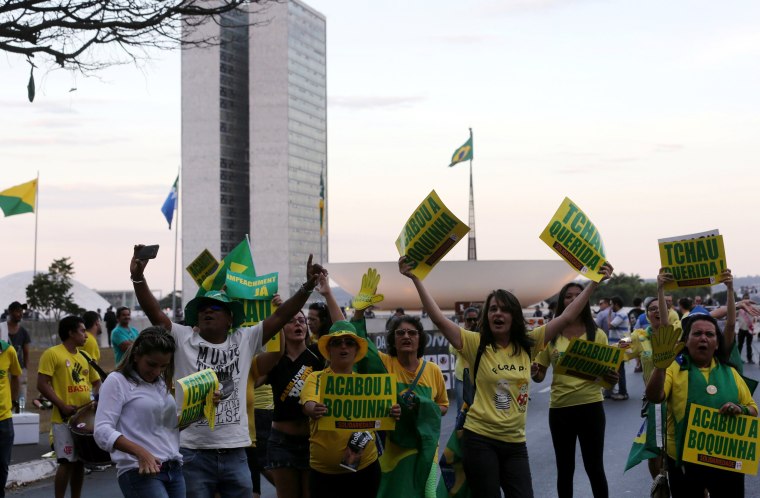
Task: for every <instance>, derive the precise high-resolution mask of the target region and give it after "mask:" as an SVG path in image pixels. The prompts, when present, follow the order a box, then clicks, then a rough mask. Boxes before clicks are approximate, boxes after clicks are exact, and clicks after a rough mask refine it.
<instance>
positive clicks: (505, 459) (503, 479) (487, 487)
mask: <svg viewBox="0 0 760 498" xmlns="http://www.w3.org/2000/svg"><path fill="white" fill-rule="evenodd" d="M462 464H463V466H464V474H465V476H466V477H467V485H468V486H469V487H470V496H473V497H476V498H499V497H500V496H501V494H500V493H499V488H501V489H502V490H503V491H504V496H506V497H507V498H533V482H532V481H531V478H530V464H529V463H528V447H527V446H526V445H525V443H524V442H522V443H505V442H503V441H497V440H496V439H491V438H489V437H485V436H481V435H480V434H476V433H474V432H472V431H468V430H467V429H465V430H464V436H463V438H462Z"/></svg>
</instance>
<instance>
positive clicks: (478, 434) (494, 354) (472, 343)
mask: <svg viewBox="0 0 760 498" xmlns="http://www.w3.org/2000/svg"><path fill="white" fill-rule="evenodd" d="M398 264H399V271H400V273H401V274H402V275H405V276H406V277H408V278H409V279H410V280H411V281H412V283H413V284H414V286H415V287H416V289H417V292H418V294H419V296H420V300H421V301H422V306H423V307H424V308H425V309H426V310H427V311H428V313H429V315H430V319H431V320H432V321H433V323H434V324H435V325H436V327H438V330H439V331H440V332H441V333H442V334H443V335H444V337H446V339H447V340H448V341H449V342H450V343H451V345H453V346H454V348H456V349H457V350H459V351H460V352H461V354H462V356H463V357H464V358H465V359H466V360H467V362H468V363H469V364H470V365H472V366H473V376H475V388H476V390H475V399H474V401H473V404H472V406H471V407H470V409H469V412H468V414H467V420H466V422H465V424H464V435H463V463H464V472H465V476H466V478H467V484H468V486H469V487H470V490H471V492H472V496H477V497H479V498H494V497H498V496H500V495H501V494H500V491H499V489H500V488H501V490H503V491H504V494H505V496H506V497H507V498H510V497H521V498H530V497H532V496H533V483H532V481H531V475H530V465H529V463H528V449H527V446H526V444H525V422H526V417H527V409H528V396H529V390H528V386H529V383H530V372H531V361H532V360H533V359H534V358H535V356H536V354H537V353H538V352H539V351H541V350H542V349H543V348H544V346H545V345H546V343H548V342H549V341H551V340H552V339H553V338H554V337H555V336H556V335H557V334H559V333H560V332H561V331H562V330H563V329H565V328H566V327H568V326H569V325H570V324H571V323H572V321H573V320H574V319H575V317H577V316H578V315H579V314H580V312H581V310H582V308H583V307H584V306H586V303H588V299H589V296H591V294H592V293H593V292H594V290H595V289H596V288H597V286H598V283H596V282H593V281H592V282H590V283H589V284H588V285H587V286H586V288H585V289H584V290H583V292H581V294H580V295H579V296H578V297H577V298H576V299H575V300H573V302H571V303H570V304H569V305H568V306H567V308H566V309H565V311H564V313H562V314H561V315H559V316H558V317H557V318H555V319H554V320H552V321H551V322H549V323H548V324H546V325H544V326H541V327H537V328H535V329H533V330H531V331H527V330H526V327H525V318H524V317H523V312H522V305H521V304H520V301H519V300H518V299H517V298H516V297H515V296H514V295H513V294H512V293H510V292H507V291H505V290H503V289H499V290H495V291H493V292H491V293H490V294H489V295H488V296H487V297H486V299H485V306H484V308H483V313H482V314H481V322H480V324H479V327H478V330H479V331H480V333H478V332H471V331H468V330H465V329H462V328H460V327H459V326H458V325H457V324H455V323H454V322H452V321H450V320H448V319H447V318H446V316H445V315H444V314H443V312H442V311H441V309H440V308H439V307H438V304H437V303H436V302H435V301H434V300H433V297H432V296H431V295H430V292H429V291H428V290H427V289H426V288H425V286H424V285H423V283H422V281H421V280H420V279H419V278H418V277H417V276H416V275H414V274H413V273H412V267H411V266H410V265H409V264H408V263H407V262H406V258H405V257H404V256H402V257H401V258H400V259H399V262H398ZM598 271H599V273H601V274H602V276H603V278H602V280H604V279H606V278H609V277H610V275H611V274H612V267H611V266H610V265H609V264H607V263H605V264H604V265H603V266H602V267H601V268H600V269H599V270H598ZM476 360H479V361H476Z"/></svg>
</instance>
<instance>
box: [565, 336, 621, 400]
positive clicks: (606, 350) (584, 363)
mask: <svg viewBox="0 0 760 498" xmlns="http://www.w3.org/2000/svg"><path fill="white" fill-rule="evenodd" d="M624 358H625V350H623V349H620V348H619V347H617V346H608V345H606V344H599V343H598V342H591V341H587V340H585V339H578V338H577V337H576V338H574V339H573V340H572V341H570V345H569V346H568V347H567V351H565V353H564V354H563V355H562V358H560V360H559V362H558V363H557V365H556V366H555V367H554V374H555V375H556V374H565V375H572V376H573V377H578V378H579V379H584V380H588V381H590V382H596V383H597V384H599V385H601V386H602V387H604V388H605V389H612V387H613V385H612V384H610V383H609V382H607V381H605V380H604V374H606V373H607V372H608V371H609V370H610V369H612V370H614V371H616V372H617V369H618V367H620V364H621V363H622V362H623V360H624Z"/></svg>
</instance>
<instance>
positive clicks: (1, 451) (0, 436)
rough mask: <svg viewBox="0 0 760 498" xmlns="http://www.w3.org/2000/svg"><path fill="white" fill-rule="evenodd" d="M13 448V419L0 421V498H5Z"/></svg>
mask: <svg viewBox="0 0 760 498" xmlns="http://www.w3.org/2000/svg"><path fill="white" fill-rule="evenodd" d="M12 448H13V418H12V417H9V418H6V419H5V420H0V498H5V483H6V482H7V481H8V466H9V465H10V463H11V449H12Z"/></svg>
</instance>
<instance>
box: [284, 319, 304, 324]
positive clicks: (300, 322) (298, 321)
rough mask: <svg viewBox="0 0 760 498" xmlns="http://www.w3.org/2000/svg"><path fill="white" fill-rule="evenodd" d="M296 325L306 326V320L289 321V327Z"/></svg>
mask: <svg viewBox="0 0 760 498" xmlns="http://www.w3.org/2000/svg"><path fill="white" fill-rule="evenodd" d="M295 323H298V324H300V325H306V320H304V319H303V318H291V319H290V320H288V325H293V324H295Z"/></svg>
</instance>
